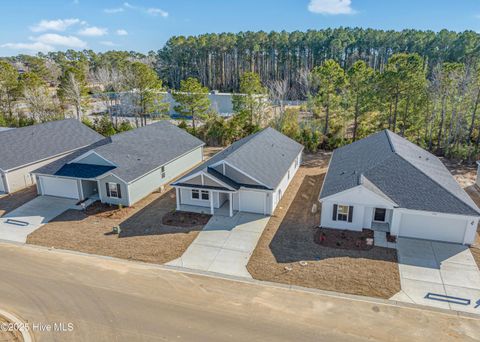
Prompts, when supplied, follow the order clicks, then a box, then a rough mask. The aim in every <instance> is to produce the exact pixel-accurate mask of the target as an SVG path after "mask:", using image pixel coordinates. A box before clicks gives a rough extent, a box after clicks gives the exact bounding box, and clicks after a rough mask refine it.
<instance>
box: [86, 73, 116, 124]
mask: <svg viewBox="0 0 480 342" xmlns="http://www.w3.org/2000/svg"><path fill="white" fill-rule="evenodd" d="M90 78H91V79H92V81H93V82H94V84H95V87H94V89H95V91H96V93H97V94H98V95H99V96H100V98H101V99H102V101H103V103H104V104H105V107H106V108H107V111H108V114H109V117H110V120H111V121H112V122H113V112H114V110H113V108H114V107H118V104H119V92H120V91H121V90H122V89H123V88H124V80H125V78H124V77H123V74H122V73H121V72H119V71H118V70H117V69H115V68H106V67H101V68H98V69H97V70H95V71H94V72H92V73H91V74H90ZM116 114H118V110H117V113H116ZM117 124H118V115H115V125H117Z"/></svg>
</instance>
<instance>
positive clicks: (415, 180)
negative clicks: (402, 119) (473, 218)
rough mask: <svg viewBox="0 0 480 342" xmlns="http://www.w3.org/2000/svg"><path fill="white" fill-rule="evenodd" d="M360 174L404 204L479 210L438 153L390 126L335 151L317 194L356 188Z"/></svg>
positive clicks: (464, 212)
mask: <svg viewBox="0 0 480 342" xmlns="http://www.w3.org/2000/svg"><path fill="white" fill-rule="evenodd" d="M362 177H365V178H366V179H367V180H368V181H369V182H371V183H372V185H373V186H375V187H376V188H377V189H378V190H379V191H380V192H381V193H383V194H384V195H385V196H387V197H388V198H390V199H392V200H393V201H394V202H396V203H397V204H398V206H400V207H403V208H408V209H415V210H427V211H433V212H444V213H452V214H462V215H478V214H479V213H480V210H479V209H478V208H477V206H476V205H475V203H474V202H473V201H472V200H471V199H470V197H469V196H468V195H467V194H466V193H465V191H464V190H463V189H462V188H461V187H460V185H458V183H457V182H456V181H455V179H454V178H453V177H452V175H451V174H450V172H449V171H448V169H447V168H446V167H445V166H444V165H443V163H442V162H441V161H440V160H439V159H438V158H437V157H436V156H434V155H433V154H431V153H429V152H427V151H425V150H423V149H422V148H420V147H419V146H417V145H415V144H413V143H411V142H409V141H407V140H406V139H404V138H402V137H400V136H398V135H397V134H395V133H393V132H390V131H388V130H384V131H382V132H379V133H376V134H373V135H371V136H369V137H367V138H364V139H362V140H359V141H357V142H355V143H353V144H350V145H347V146H344V147H342V148H339V149H337V150H335V151H334V153H333V155H332V159H331V161H330V166H329V170H328V172H327V176H326V177H325V181H324V184H323V187H322V191H321V194H320V198H325V197H327V196H331V195H332V194H335V193H337V192H340V191H343V190H346V189H349V188H352V187H355V186H356V185H358V184H360V183H361V180H362Z"/></svg>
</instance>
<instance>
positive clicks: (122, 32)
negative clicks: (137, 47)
mask: <svg viewBox="0 0 480 342" xmlns="http://www.w3.org/2000/svg"><path fill="white" fill-rule="evenodd" d="M116 33H117V35H119V36H126V35H128V32H127V30H124V29H119V30H117V31H116Z"/></svg>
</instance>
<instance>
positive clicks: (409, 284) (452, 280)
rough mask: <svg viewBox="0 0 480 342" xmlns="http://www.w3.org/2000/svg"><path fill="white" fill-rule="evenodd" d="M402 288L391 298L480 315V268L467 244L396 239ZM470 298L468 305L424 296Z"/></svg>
mask: <svg viewBox="0 0 480 342" xmlns="http://www.w3.org/2000/svg"><path fill="white" fill-rule="evenodd" d="M397 251H398V260H399V271H400V282H401V286H402V291H401V292H399V293H397V294H396V295H395V296H393V297H392V298H391V299H393V300H398V301H403V302H410V303H416V304H423V305H429V306H434V307H439V308H443V309H453V310H458V311H465V312H471V313H477V314H480V306H479V307H477V308H475V306H476V305H477V301H478V303H479V304H480V271H479V269H478V266H477V264H476V262H475V259H474V258H473V256H472V253H471V252H470V249H469V248H468V247H466V246H462V245H458V244H452V243H444V242H434V241H427V240H417V239H406V238H399V239H398V241H397ZM429 292H430V293H435V294H441V295H447V296H453V297H460V298H465V299H470V300H471V304H470V305H468V306H465V305H460V304H452V303H446V302H441V301H436V300H431V299H428V298H425V296H426V295H427V294H428V293H429Z"/></svg>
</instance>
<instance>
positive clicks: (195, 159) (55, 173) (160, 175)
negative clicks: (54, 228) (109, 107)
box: [33, 121, 204, 206]
mask: <svg viewBox="0 0 480 342" xmlns="http://www.w3.org/2000/svg"><path fill="white" fill-rule="evenodd" d="M203 145H204V143H203V142H202V141H201V140H199V139H197V138H195V137H194V136H192V135H190V134H189V133H187V132H186V131H184V130H182V129H180V128H178V127H177V126H175V125H173V124H171V123H169V122H167V121H159V122H157V123H154V124H151V125H148V126H145V127H141V128H137V129H134V130H131V131H127V132H123V133H119V134H116V135H113V136H112V137H110V138H105V139H102V140H101V141H98V142H96V143H95V144H93V145H91V146H88V147H86V148H84V149H82V150H80V151H77V152H76V153H74V154H72V155H69V156H67V157H65V158H62V159H60V160H57V161H55V162H53V163H50V164H48V165H45V166H43V167H41V168H39V169H37V170H35V171H33V174H34V175H35V177H36V179H37V187H38V193H39V194H40V195H49V196H57V197H65V198H73V199H78V200H80V201H82V200H86V199H93V200H96V199H100V200H101V201H102V202H103V203H110V204H121V205H124V206H130V205H132V204H134V203H135V202H137V201H139V200H141V199H142V198H144V197H145V196H147V195H148V194H150V193H151V192H153V191H155V190H157V189H159V188H160V187H162V186H163V185H165V184H166V183H167V182H169V181H171V180H172V179H174V178H176V177H178V176H179V175H181V174H182V173H183V172H185V171H187V170H189V169H191V168H192V167H194V166H195V165H196V164H198V163H200V162H201V161H202V160H203Z"/></svg>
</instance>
